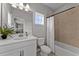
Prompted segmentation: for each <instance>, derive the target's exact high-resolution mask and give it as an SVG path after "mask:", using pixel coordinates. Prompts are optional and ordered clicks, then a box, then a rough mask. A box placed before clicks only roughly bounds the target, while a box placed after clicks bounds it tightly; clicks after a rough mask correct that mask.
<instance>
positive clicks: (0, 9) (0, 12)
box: [0, 3, 1, 26]
mask: <svg viewBox="0 0 79 59" xmlns="http://www.w3.org/2000/svg"><path fill="white" fill-rule="evenodd" d="M0 26H1V3H0Z"/></svg>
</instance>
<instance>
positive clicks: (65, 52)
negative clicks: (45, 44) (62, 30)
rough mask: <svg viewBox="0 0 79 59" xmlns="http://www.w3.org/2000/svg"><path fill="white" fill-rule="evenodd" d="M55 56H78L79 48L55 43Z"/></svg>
mask: <svg viewBox="0 0 79 59" xmlns="http://www.w3.org/2000/svg"><path fill="white" fill-rule="evenodd" d="M55 55H56V56H79V48H77V47H74V46H71V45H68V44H64V43H61V42H58V41H55Z"/></svg>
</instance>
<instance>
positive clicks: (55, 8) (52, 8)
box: [44, 3, 78, 11]
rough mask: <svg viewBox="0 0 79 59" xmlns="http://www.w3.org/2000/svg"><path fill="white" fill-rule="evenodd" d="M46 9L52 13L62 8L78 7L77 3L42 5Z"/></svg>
mask: <svg viewBox="0 0 79 59" xmlns="http://www.w3.org/2000/svg"><path fill="white" fill-rule="evenodd" d="M44 5H46V6H47V7H48V8H50V9H51V10H52V11H56V10H58V9H60V8H62V7H65V8H67V7H72V6H75V5H78V3H44Z"/></svg>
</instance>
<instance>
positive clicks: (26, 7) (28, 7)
mask: <svg viewBox="0 0 79 59" xmlns="http://www.w3.org/2000/svg"><path fill="white" fill-rule="evenodd" d="M11 6H12V7H14V8H19V9H20V10H25V11H27V12H28V11H31V8H30V6H29V4H28V3H27V4H26V5H24V4H23V3H11Z"/></svg>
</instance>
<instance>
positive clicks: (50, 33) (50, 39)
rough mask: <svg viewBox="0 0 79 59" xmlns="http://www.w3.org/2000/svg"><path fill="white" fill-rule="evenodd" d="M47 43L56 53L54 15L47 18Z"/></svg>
mask: <svg viewBox="0 0 79 59" xmlns="http://www.w3.org/2000/svg"><path fill="white" fill-rule="evenodd" d="M47 45H48V46H49V47H50V48H51V50H52V52H53V53H54V16H52V17H49V18H47Z"/></svg>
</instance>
